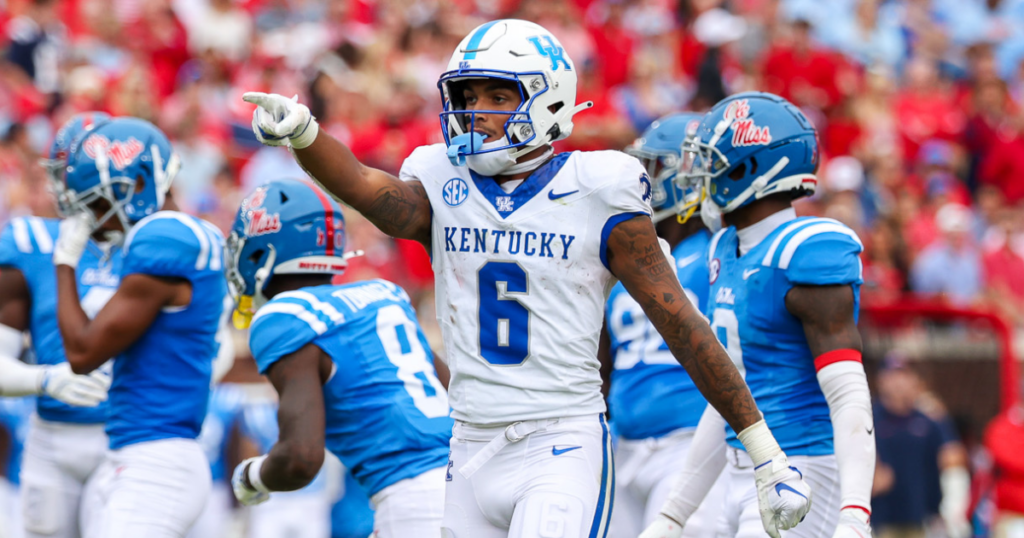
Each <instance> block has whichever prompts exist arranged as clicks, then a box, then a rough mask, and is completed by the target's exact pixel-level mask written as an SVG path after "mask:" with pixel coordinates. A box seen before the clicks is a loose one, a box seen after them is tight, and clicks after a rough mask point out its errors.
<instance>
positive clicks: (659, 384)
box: [605, 230, 710, 439]
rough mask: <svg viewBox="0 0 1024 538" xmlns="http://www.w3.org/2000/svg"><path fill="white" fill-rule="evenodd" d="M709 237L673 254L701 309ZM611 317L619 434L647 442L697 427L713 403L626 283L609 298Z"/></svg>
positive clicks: (694, 238) (690, 240) (613, 401)
mask: <svg viewBox="0 0 1024 538" xmlns="http://www.w3.org/2000/svg"><path fill="white" fill-rule="evenodd" d="M709 238H710V234H709V233H708V232H707V231H705V230H701V231H700V232H698V233H695V234H693V235H691V236H689V237H687V238H686V239H684V240H683V241H681V242H680V243H679V244H678V245H677V246H676V248H675V249H674V250H673V251H672V256H673V258H674V260H673V261H674V262H675V266H676V275H677V276H678V277H679V281H680V283H682V285H683V289H684V291H685V292H686V295H687V297H688V298H689V299H690V301H691V302H692V303H693V304H694V306H695V307H697V308H701V305H703V304H704V302H705V301H706V300H707V296H708V271H707V264H706V263H705V252H706V249H707V245H708V239H709ZM605 316H606V322H607V327H608V336H609V339H610V343H611V350H610V351H611V355H612V359H613V361H614V370H613V371H612V382H611V390H610V392H609V394H608V406H609V408H610V410H611V415H612V417H613V419H614V421H615V422H614V426H615V431H616V433H618V434H619V435H620V436H622V437H624V438H626V439H646V438H649V437H660V436H662V435H665V434H667V433H669V432H671V431H674V430H678V429H680V428H695V427H697V423H698V422H699V421H700V416H701V413H703V412H704V407H705V406H706V405H707V402H706V401H705V400H704V397H703V396H702V395H701V393H700V391H699V390H698V389H697V386H696V385H694V383H693V380H692V379H690V376H689V374H687V373H686V370H685V369H684V368H683V367H682V366H681V365H680V364H679V362H678V361H676V359H675V357H673V356H672V353H671V352H670V351H669V349H668V345H667V344H666V343H665V340H664V339H663V338H662V337H661V335H660V334H658V331H657V329H655V328H654V325H653V324H652V323H651V322H650V320H648V319H647V316H646V315H645V314H644V311H643V310H642V309H641V308H640V304H639V303H637V302H636V300H634V299H633V298H632V297H631V296H630V295H629V293H628V292H627V291H626V288H625V287H624V286H623V285H622V283H621V282H620V283H617V284H615V287H614V288H612V291H611V294H609V296H608V306H607V308H606V310H605Z"/></svg>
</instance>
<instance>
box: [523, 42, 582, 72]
mask: <svg viewBox="0 0 1024 538" xmlns="http://www.w3.org/2000/svg"><path fill="white" fill-rule="evenodd" d="M528 39H529V40H530V43H533V46H534V47H535V48H536V49H537V54H540V55H541V56H545V57H547V58H548V59H550V60H551V70H552V71H558V64H559V62H561V63H562V65H563V66H565V70H566V71H572V67H570V66H569V60H567V59H566V58H565V49H563V48H562V47H559V46H558V45H557V44H556V43H555V40H554V39H553V38H552V37H551V36H549V35H537V36H533V37H530V38H528ZM541 39H543V40H544V41H545V43H544V44H542V43H541V42H540V41H541Z"/></svg>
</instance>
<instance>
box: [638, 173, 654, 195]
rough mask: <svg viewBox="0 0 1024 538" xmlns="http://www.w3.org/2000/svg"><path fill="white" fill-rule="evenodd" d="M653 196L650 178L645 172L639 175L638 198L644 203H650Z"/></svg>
mask: <svg viewBox="0 0 1024 538" xmlns="http://www.w3.org/2000/svg"><path fill="white" fill-rule="evenodd" d="M652 195H653V188H652V187H651V176H648V175H647V173H646V172H644V173H643V174H640V196H641V198H643V200H644V201H645V202H650V201H651V197H652Z"/></svg>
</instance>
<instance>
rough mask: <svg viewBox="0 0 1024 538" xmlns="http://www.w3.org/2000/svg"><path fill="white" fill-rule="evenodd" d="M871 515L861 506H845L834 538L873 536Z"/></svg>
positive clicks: (840, 514) (840, 513)
mask: <svg viewBox="0 0 1024 538" xmlns="http://www.w3.org/2000/svg"><path fill="white" fill-rule="evenodd" d="M870 521H871V516H869V515H868V513H867V512H865V511H864V510H861V509H860V508H843V510H842V511H841V512H839V526H837V527H836V532H835V534H833V535H832V538H871V524H870Z"/></svg>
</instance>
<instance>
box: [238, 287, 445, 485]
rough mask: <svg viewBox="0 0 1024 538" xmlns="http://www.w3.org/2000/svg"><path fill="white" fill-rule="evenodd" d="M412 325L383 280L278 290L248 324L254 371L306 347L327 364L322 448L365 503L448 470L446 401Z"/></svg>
mask: <svg viewBox="0 0 1024 538" xmlns="http://www.w3.org/2000/svg"><path fill="white" fill-rule="evenodd" d="M415 320H416V315H415V312H414V311H413V308H412V305H411V304H410V303H409V297H408V295H406V293H405V291H403V290H402V289H401V288H399V287H398V286H396V285H394V284H392V283H390V282H387V281H384V280H372V281H367V282H359V283H355V284H348V285H345V286H318V287H310V288H303V289H302V290H299V291H292V292H287V293H281V294H278V295H277V296H275V297H274V299H273V300H271V301H270V302H268V303H267V304H266V305H264V306H263V307H262V308H260V310H259V311H258V312H257V314H256V316H255V317H254V318H253V324H252V330H251V334H250V337H249V344H250V347H251V349H252V353H253V356H254V357H255V358H256V364H257V366H258V367H259V370H260V373H266V372H267V370H268V369H269V368H270V367H271V366H272V365H273V364H274V363H275V362H277V361H278V360H280V359H281V358H282V357H285V356H287V355H289V354H291V353H294V352H296V351H298V350H299V349H301V348H302V347H304V346H306V345H307V344H310V343H312V344H315V345H316V346H318V347H320V348H321V349H322V350H323V351H324V352H325V353H327V354H328V355H329V356H330V357H331V359H332V360H333V361H334V366H335V371H334V373H333V375H332V376H331V378H330V379H329V380H328V381H327V383H325V384H324V386H323V393H324V404H325V406H326V411H327V416H326V419H327V420H326V444H327V448H328V450H330V451H331V452H333V453H334V454H335V455H336V456H338V458H339V459H340V460H341V462H342V463H343V464H344V465H345V467H346V468H348V469H349V470H351V472H352V475H353V476H354V477H355V478H356V480H358V481H359V483H360V484H361V485H362V486H363V487H364V488H366V490H367V492H368V494H369V495H370V496H373V495H374V494H375V493H377V492H379V491H380V490H382V489H384V488H386V487H388V486H390V485H392V484H394V483H396V482H398V481H400V480H404V479H407V478H412V477H416V476H419V475H421V474H423V473H424V472H426V471H429V470H432V469H437V468H439V467H444V466H445V465H447V463H448V439H449V438H450V436H451V430H452V420H451V419H450V418H448V414H449V409H448V400H447V396H446V394H445V391H444V388H443V386H442V385H441V384H440V382H439V381H438V380H437V377H436V374H435V372H434V365H433V362H432V356H431V353H430V351H429V347H428V345H427V341H426V337H425V336H424V335H423V333H422V331H421V330H420V329H419V326H418V325H417V323H416V321H415Z"/></svg>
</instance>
